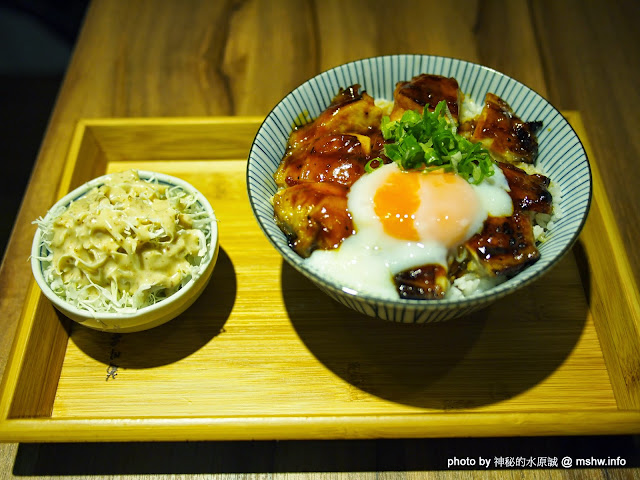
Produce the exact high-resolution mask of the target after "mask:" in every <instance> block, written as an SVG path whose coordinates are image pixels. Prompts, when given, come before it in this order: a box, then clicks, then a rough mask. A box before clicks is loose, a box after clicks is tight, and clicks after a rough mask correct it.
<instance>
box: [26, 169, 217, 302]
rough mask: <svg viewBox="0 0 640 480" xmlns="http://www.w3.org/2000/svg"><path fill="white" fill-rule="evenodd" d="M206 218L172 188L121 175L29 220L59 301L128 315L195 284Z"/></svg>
mask: <svg viewBox="0 0 640 480" xmlns="http://www.w3.org/2000/svg"><path fill="white" fill-rule="evenodd" d="M211 222H212V218H211V217H210V215H209V214H208V212H207V211H206V210H205V208H204V207H203V206H202V205H201V204H200V203H199V202H198V200H197V198H196V196H195V195H194V194H192V193H190V192H188V191H186V190H185V189H183V188H182V187H180V186H175V185H166V184H164V183H160V182H159V181H158V179H157V178H155V177H153V178H150V179H148V180H145V179H140V177H139V175H138V172H137V171H135V170H129V171H127V172H122V173H118V174H113V175H111V176H110V179H108V181H106V182H105V183H104V184H103V185H101V186H98V187H95V188H93V189H92V190H90V191H89V192H87V193H86V194H85V195H83V196H82V197H80V198H78V199H76V200H74V201H73V202H71V203H70V204H69V205H67V206H65V207H61V208H59V209H56V210H51V211H49V212H48V213H47V215H46V216H45V217H44V218H39V219H37V220H36V221H35V222H34V223H35V224H37V225H38V228H39V229H40V232H41V235H40V238H41V245H40V249H39V251H40V252H41V255H40V256H39V257H38V260H40V261H41V262H42V267H43V268H42V271H43V275H44V278H45V280H46V281H47V283H48V284H49V286H50V287H51V289H52V290H53V292H54V293H55V294H56V295H58V296H59V297H60V298H62V299H63V300H65V301H67V302H69V303H70V304H71V305H73V306H74V307H76V308H78V309H80V310H86V311H90V312H94V313H107V312H113V313H133V312H135V311H137V310H138V309H140V308H143V307H146V306H149V305H153V304H155V303H157V302H159V301H161V300H163V299H165V298H167V297H169V296H170V295H172V294H174V293H175V292H177V291H178V290H180V289H181V288H183V287H184V286H185V285H186V284H187V283H188V282H189V281H190V280H191V279H195V278H198V277H199V276H200V275H201V273H202V271H203V270H204V268H205V264H206V263H207V262H208V260H209V257H210V253H209V246H210V244H211V241H212V238H211V236H212V226H211Z"/></svg>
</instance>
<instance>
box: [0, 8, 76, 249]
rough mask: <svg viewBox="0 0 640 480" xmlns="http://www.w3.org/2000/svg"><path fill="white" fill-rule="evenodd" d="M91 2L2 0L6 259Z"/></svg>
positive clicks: (0, 192) (1, 186)
mask: <svg viewBox="0 0 640 480" xmlns="http://www.w3.org/2000/svg"><path fill="white" fill-rule="evenodd" d="M87 4H88V0H55V1H53V0H0V152H1V153H0V161H1V162H2V166H3V172H2V174H1V175H0V255H1V256H2V257H3V256H4V252H5V248H6V245H7V241H8V239H9V236H10V235H11V229H12V228H13V223H14V221H15V218H16V214H17V212H18V209H19V208H20V204H21V202H22V197H23V195H24V191H25V188H26V186H27V182H28V180H29V176H30V175H31V170H32V168H33V165H34V163H35V161H36V158H37V156H38V152H39V150H40V144H41V143H42V139H43V138H44V133H45V130H46V128H47V124H48V121H49V117H50V115H51V111H52V109H53V106H54V104H55V100H56V97H57V94H58V90H59V89H60V85H61V82H62V79H63V77H64V73H65V70H66V68H67V64H68V62H69V60H70V58H71V54H72V52H73V46H74V44H75V41H76V38H77V35H78V30H79V28H80V26H81V24H82V20H83V18H84V14H85V11H86V7H87Z"/></svg>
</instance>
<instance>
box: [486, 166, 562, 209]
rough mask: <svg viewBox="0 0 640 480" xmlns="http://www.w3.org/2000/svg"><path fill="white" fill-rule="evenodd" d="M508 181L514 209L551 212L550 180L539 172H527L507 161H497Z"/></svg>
mask: <svg viewBox="0 0 640 480" xmlns="http://www.w3.org/2000/svg"><path fill="white" fill-rule="evenodd" d="M498 166H499V167H500V170H502V173H504V176H505V177H506V178H507V182H508V183H509V188H510V192H509V195H510V196H511V200H512V201H513V208H514V210H515V211H531V212H538V213H549V214H550V213H551V211H552V202H553V197H552V195H551V193H549V190H548V189H547V188H548V187H549V183H550V180H549V178H548V177H545V176H544V175H540V174H533V175H529V174H528V173H527V172H525V171H524V170H522V169H521V168H518V167H516V166H514V165H511V164H509V163H498Z"/></svg>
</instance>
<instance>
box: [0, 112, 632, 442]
mask: <svg viewBox="0 0 640 480" xmlns="http://www.w3.org/2000/svg"><path fill="white" fill-rule="evenodd" d="M563 114H565V115H566V116H567V117H572V118H574V119H575V120H577V121H581V120H580V115H579V112H576V111H565V112H563ZM262 120H263V117H257V116H256V117H149V118H144V117H141V118H87V119H81V120H79V121H78V123H77V126H76V128H75V131H74V134H73V137H72V139H71V142H70V148H69V153H68V155H67V162H66V164H65V165H66V169H65V171H64V172H63V175H62V176H61V180H60V185H59V188H58V196H61V195H62V194H64V193H65V192H66V191H67V190H68V185H69V183H70V181H71V176H72V173H73V169H74V166H75V160H73V159H74V156H76V155H77V153H78V149H79V145H80V141H81V140H82V136H83V134H84V131H85V129H86V128H87V127H90V126H121V127H127V126H141V125H142V126H165V125H171V124H174V125H175V124H180V125H185V126H190V125H203V124H206V125H215V124H223V123H235V124H247V123H250V124H252V125H255V126H256V127H257V126H259V125H260V123H261V122H262ZM583 141H584V139H583ZM71 160H73V161H71ZM591 162H592V166H593V163H594V161H593V157H591ZM592 173H593V174H594V183H597V182H600V178H599V173H598V171H597V167H596V170H595V172H592ZM600 210H601V211H603V216H604V218H605V220H607V234H608V237H612V238H611V241H612V243H613V244H616V242H618V240H619V233H618V231H617V225H616V224H615V221H612V214H611V210H610V206H609V205H608V202H607V201H606V199H604V201H603V199H600ZM616 260H617V262H616V265H617V266H618V267H622V268H625V267H626V268H627V269H628V270H627V272H630V267H629V264H628V261H627V259H626V254H625V253H624V252H622V253H621V254H620V256H618V257H617V259H616ZM625 273H626V272H625ZM629 291H630V292H631V294H628V295H626V298H627V299H628V301H629V307H630V310H631V311H632V312H634V313H636V314H640V300H639V298H640V296H639V294H638V290H637V287H636V286H635V285H632V286H630V288H629ZM38 296H41V293H40V291H39V288H38V287H37V284H36V283H35V280H32V281H31V284H30V288H29V291H28V293H27V295H26V299H27V301H25V305H24V307H23V312H22V314H21V317H20V320H19V323H18V328H17V331H16V335H15V338H14V342H13V344H12V347H11V351H10V354H9V360H8V362H7V366H6V369H5V374H4V376H3V378H2V382H1V383H0V401H1V403H0V442H58V441H71V442H74V441H91V440H99V441H124V440H136V441H142V440H268V439H282V440H285V439H311V438H313V439H340V438H347V437H346V436H345V435H344V432H357V433H356V434H355V435H353V434H351V435H349V437H348V438H362V439H364V438H400V437H406V438H429V437H457V436H459V430H456V427H457V426H459V425H460V424H465V425H466V428H467V430H466V433H465V436H495V434H496V425H498V424H500V425H501V427H500V433H501V434H503V435H505V436H520V435H523V432H524V433H526V434H527V435H593V434H595V435H599V434H614V433H617V434H620V433H625V434H638V433H640V409H625V410H623V409H593V410H591V409H589V410H579V411H572V410H566V411H554V412H535V411H523V412H498V413H494V412H468V411H445V412H437V413H431V412H429V413H412V414H392V415H377V414H367V415H362V414H359V415H309V416H299V415H290V416H289V415H269V416H264V417H260V416H210V417H209V416H208V417H186V418H185V417H172V416H163V417H139V418H138V417H115V418H104V417H100V418H92V417H84V418H77V419H67V418H63V419H60V418H51V417H37V418H35V417H34V418H8V411H9V406H10V403H11V399H12V394H13V392H12V389H13V388H15V385H16V383H17V381H18V378H19V371H20V366H21V360H22V356H23V355H22V354H23V353H24V350H25V347H26V345H27V343H28V340H29V336H30V335H31V334H32V333H33V331H32V325H31V323H30V317H29V311H28V308H27V306H28V305H30V304H32V303H35V302H30V301H28V300H29V299H33V298H37V297H38ZM637 318H638V320H640V315H638V317H637Z"/></svg>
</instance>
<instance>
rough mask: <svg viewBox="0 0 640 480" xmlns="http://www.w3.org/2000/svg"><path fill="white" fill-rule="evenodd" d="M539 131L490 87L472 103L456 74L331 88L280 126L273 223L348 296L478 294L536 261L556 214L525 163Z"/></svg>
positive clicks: (551, 196) (545, 183)
mask: <svg viewBox="0 0 640 480" xmlns="http://www.w3.org/2000/svg"><path fill="white" fill-rule="evenodd" d="M541 127H542V124H541V123H540V122H537V121H532V122H527V121H523V120H522V119H520V118H519V117H518V115H517V114H516V113H515V112H514V111H513V110H512V109H511V107H510V106H509V105H508V104H507V103H506V102H505V101H504V100H503V99H501V98H500V97H498V96H496V95H494V94H492V93H488V94H487V95H486V97H485V99H484V103H483V104H481V105H477V104H476V103H474V101H473V99H471V98H468V97H467V96H465V95H464V93H463V92H462V91H461V89H460V87H459V85H458V82H457V81H456V79H455V78H446V77H442V76H439V75H429V74H422V75H419V76H416V77H414V78H413V79H411V80H410V81H403V82H398V84H397V85H396V87H395V90H394V92H393V99H392V100H388V99H374V98H373V97H371V96H370V95H369V94H367V93H366V92H364V91H363V92H360V85H352V86H349V87H347V88H344V89H340V91H339V92H337V94H336V95H335V97H334V98H333V101H332V102H331V104H330V105H329V106H328V107H327V108H326V109H325V110H324V111H323V112H322V113H321V114H320V115H319V116H318V117H317V118H316V119H315V120H313V121H311V122H309V123H306V124H305V125H302V126H299V127H296V128H294V129H293V131H292V132H291V134H290V137H289V141H288V145H287V149H286V152H285V155H284V157H283V158H282V161H281V163H280V166H279V168H278V170H277V171H276V173H275V175H274V177H275V181H276V184H277V186H278V191H277V192H276V194H275V195H274V197H273V207H274V215H275V219H276V222H277V224H278V226H279V227H280V228H281V230H282V231H283V232H284V233H285V235H286V236H287V238H288V240H289V244H290V246H291V248H292V249H293V250H294V251H295V252H297V253H298V254H299V255H300V256H301V257H303V258H305V262H306V263H307V265H308V266H309V268H311V269H313V270H314V271H316V272H317V273H318V274H320V275H322V276H324V277H327V278H329V279H331V280H332V281H333V282H334V283H336V284H337V285H340V286H342V287H346V288H349V289H350V290H352V291H355V292H358V293H360V294H364V295H369V296H374V297H379V298H382V299H398V298H402V299H419V300H438V299H442V298H455V297H457V296H467V295H470V294H472V293H474V292H477V291H482V290H486V289H488V288H491V287H492V286H494V285H496V284H498V283H500V282H502V281H504V280H505V279H506V278H510V277H512V276H514V275H516V274H518V273H519V272H520V271H522V270H523V269H524V268H526V267H527V266H529V265H532V264H533V263H535V262H536V261H537V260H538V259H539V257H540V252H539V250H538V245H539V243H540V242H543V241H544V238H545V233H546V230H547V229H548V227H549V226H550V225H551V224H552V223H553V221H554V219H555V217H556V216H557V215H558V213H559V211H558V207H557V203H558V202H557V198H556V197H559V192H557V191H556V190H554V188H555V186H554V184H553V182H551V180H550V179H549V178H548V177H546V176H545V175H544V174H543V172H539V171H538V170H537V169H536V166H535V162H536V157H537V153H538V141H537V137H536V134H537V132H538V131H539V129H540V128H541ZM552 192H553V193H552ZM554 200H555V201H554Z"/></svg>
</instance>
